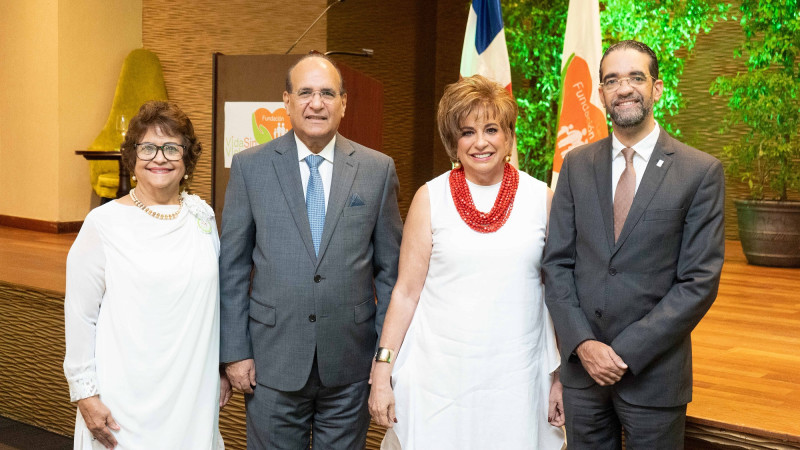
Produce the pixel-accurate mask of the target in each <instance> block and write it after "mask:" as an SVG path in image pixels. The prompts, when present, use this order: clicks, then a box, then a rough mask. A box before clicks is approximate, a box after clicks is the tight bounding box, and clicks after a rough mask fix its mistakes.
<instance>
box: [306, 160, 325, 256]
mask: <svg viewBox="0 0 800 450" xmlns="http://www.w3.org/2000/svg"><path fill="white" fill-rule="evenodd" d="M324 160H325V159H324V158H323V157H322V156H319V155H308V156H306V157H305V162H306V164H308V170H309V171H311V176H309V177H308V187H307V188H306V213H308V223H309V225H311V241H312V242H313V243H314V253H316V255H317V256H319V242H320V240H321V239H322V227H323V225H324V224H325V188H324V187H323V186H322V177H321V176H320V175H319V165H320V164H322V161H324Z"/></svg>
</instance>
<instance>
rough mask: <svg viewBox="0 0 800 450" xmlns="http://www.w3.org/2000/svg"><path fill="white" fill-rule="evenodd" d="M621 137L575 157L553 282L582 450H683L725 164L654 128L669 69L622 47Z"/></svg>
mask: <svg viewBox="0 0 800 450" xmlns="http://www.w3.org/2000/svg"><path fill="white" fill-rule="evenodd" d="M600 81H601V85H600V98H601V99H602V101H603V105H604V106H605V107H606V109H607V111H608V113H609V115H610V116H611V121H612V123H613V125H614V132H613V135H612V136H611V137H609V138H606V139H603V140H600V141H598V142H595V143H592V144H588V145H585V146H583V147H580V148H577V149H575V150H573V151H572V152H570V153H569V154H568V155H567V157H566V159H565V160H564V164H563V166H562V169H561V173H560V176H559V179H558V186H557V187H556V192H555V196H554V198H553V205H552V210H551V213H550V234H549V236H548V240H547V245H546V248H545V256H544V262H543V270H544V275H545V286H546V302H547V306H548V308H549V310H550V315H551V316H552V318H553V322H554V324H555V327H556V333H557V335H558V340H559V346H560V351H561V361H562V364H561V382H562V383H563V384H564V409H565V415H566V430H567V442H568V443H569V448H570V450H574V449H592V450H596V449H618V448H620V446H621V444H620V440H621V434H622V433H621V428H624V430H625V445H626V448H628V449H634V450H636V449H670V450H673V449H680V448H683V434H684V422H685V419H686V405H687V403H688V402H690V401H691V396H692V346H691V340H690V333H691V331H692V329H693V328H694V327H695V326H696V325H697V323H698V322H699V321H700V319H701V318H702V317H703V315H704V314H705V313H706V311H708V309H709V308H710V307H711V304H712V302H713V301H714V299H715V298H716V295H717V288H718V286H719V278H720V271H721V270H722V262H723V251H724V244H725V242H724V234H723V199H724V183H725V180H724V176H723V170H722V165H721V164H720V162H719V161H718V160H717V159H715V158H713V157H711V156H709V155H708V154H706V153H703V152H701V151H699V150H696V149H694V148H691V147H688V146H686V145H684V144H682V143H680V142H678V141H677V140H675V139H673V138H672V137H670V136H669V135H668V134H667V133H666V132H665V131H664V129H663V128H661V127H660V126H658V124H657V123H656V122H655V120H654V119H653V104H654V102H656V101H658V100H659V98H660V97H661V93H662V90H663V83H662V81H661V80H659V79H658V59H657V58H656V55H655V54H654V53H653V51H652V50H651V49H650V48H649V47H647V46H646V45H644V44H642V43H640V42H636V41H623V42H620V43H618V44H616V45H613V46H611V47H610V48H609V49H608V50H607V51H606V53H605V54H604V55H603V58H602V60H601V62H600Z"/></svg>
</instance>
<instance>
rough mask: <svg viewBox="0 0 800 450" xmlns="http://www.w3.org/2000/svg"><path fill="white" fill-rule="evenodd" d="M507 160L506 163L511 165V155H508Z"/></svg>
mask: <svg viewBox="0 0 800 450" xmlns="http://www.w3.org/2000/svg"><path fill="white" fill-rule="evenodd" d="M505 159H506V163H510V162H511V155H506V158H505Z"/></svg>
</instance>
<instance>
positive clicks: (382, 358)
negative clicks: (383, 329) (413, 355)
mask: <svg viewBox="0 0 800 450" xmlns="http://www.w3.org/2000/svg"><path fill="white" fill-rule="evenodd" d="M392 356H394V352H392V351H391V350H390V349H388V348H384V347H378V351H376V352H375V362H385V363H390V362H392Z"/></svg>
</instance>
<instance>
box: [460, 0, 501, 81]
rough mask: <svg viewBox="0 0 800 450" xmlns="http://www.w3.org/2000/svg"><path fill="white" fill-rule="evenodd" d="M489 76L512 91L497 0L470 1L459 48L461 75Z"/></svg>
mask: <svg viewBox="0 0 800 450" xmlns="http://www.w3.org/2000/svg"><path fill="white" fill-rule="evenodd" d="M476 73H477V74H480V75H483V76H485V77H487V78H491V79H493V80H495V81H497V82H498V83H500V84H501V85H502V86H505V88H506V89H508V92H511V66H509V64H508V48H507V47H506V35H505V32H504V31H503V15H502V13H501V12H500V0H472V7H471V8H470V9H469V18H468V19H467V32H466V33H465V34H464V49H463V50H462V51H461V76H462V77H468V76H470V75H475V74H476Z"/></svg>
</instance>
